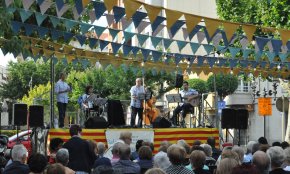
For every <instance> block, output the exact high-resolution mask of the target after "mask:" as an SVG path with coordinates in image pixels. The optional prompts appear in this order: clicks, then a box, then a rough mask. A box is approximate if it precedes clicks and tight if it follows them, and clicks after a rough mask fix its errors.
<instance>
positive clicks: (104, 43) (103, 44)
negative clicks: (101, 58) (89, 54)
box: [100, 40, 109, 51]
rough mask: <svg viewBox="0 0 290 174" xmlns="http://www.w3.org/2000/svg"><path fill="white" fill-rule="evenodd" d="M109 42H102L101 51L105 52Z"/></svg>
mask: <svg viewBox="0 0 290 174" xmlns="http://www.w3.org/2000/svg"><path fill="white" fill-rule="evenodd" d="M108 44H109V42H108V41H105V40H100V48H101V51H103V50H104V48H105V47H106V46H108Z"/></svg>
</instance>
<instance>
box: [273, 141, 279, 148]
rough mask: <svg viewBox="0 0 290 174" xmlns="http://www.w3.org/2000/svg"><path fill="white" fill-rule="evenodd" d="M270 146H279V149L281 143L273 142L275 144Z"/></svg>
mask: <svg viewBox="0 0 290 174" xmlns="http://www.w3.org/2000/svg"><path fill="white" fill-rule="evenodd" d="M272 146H279V147H281V143H280V142H278V141H275V142H273V143H272Z"/></svg>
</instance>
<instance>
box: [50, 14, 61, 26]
mask: <svg viewBox="0 0 290 174" xmlns="http://www.w3.org/2000/svg"><path fill="white" fill-rule="evenodd" d="M49 19H50V22H51V23H52V25H53V28H56V26H57V25H58V24H59V23H60V19H59V18H57V17H55V16H49Z"/></svg>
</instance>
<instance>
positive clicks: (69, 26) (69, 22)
mask: <svg viewBox="0 0 290 174" xmlns="http://www.w3.org/2000/svg"><path fill="white" fill-rule="evenodd" d="M77 24H78V23H77V22H76V21H73V20H69V19H66V20H65V21H64V25H65V27H66V31H70V30H71V29H72V28H73V27H74V26H76V25H77Z"/></svg>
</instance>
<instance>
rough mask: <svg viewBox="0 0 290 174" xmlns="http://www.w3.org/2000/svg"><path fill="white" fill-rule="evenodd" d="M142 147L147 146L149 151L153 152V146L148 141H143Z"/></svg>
mask: <svg viewBox="0 0 290 174" xmlns="http://www.w3.org/2000/svg"><path fill="white" fill-rule="evenodd" d="M142 146H149V147H150V148H151V151H152V152H154V144H153V143H152V142H150V141H143V143H142Z"/></svg>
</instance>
